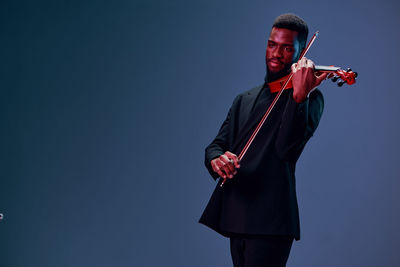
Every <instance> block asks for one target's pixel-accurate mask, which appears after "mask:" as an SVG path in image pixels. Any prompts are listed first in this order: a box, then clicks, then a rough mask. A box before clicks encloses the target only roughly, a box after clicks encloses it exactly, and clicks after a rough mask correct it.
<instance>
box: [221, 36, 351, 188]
mask: <svg viewBox="0 0 400 267" xmlns="http://www.w3.org/2000/svg"><path fill="white" fill-rule="evenodd" d="M318 34H319V32H318V31H317V32H316V33H315V34H314V35H313V36H312V37H311V39H310V42H309V43H308V44H307V46H306V48H305V49H304V50H303V52H302V54H301V55H300V57H299V61H300V60H301V59H302V58H303V57H304V56H305V55H306V54H307V52H308V50H309V49H310V47H311V45H312V44H313V43H314V41H315V39H316V38H317V36H318ZM314 69H315V71H317V72H329V73H330V74H329V75H328V79H332V81H333V82H337V85H338V86H343V85H344V84H345V83H347V84H348V85H352V84H354V83H355V82H356V78H357V76H358V73H357V72H353V71H352V70H351V69H347V71H345V70H342V69H341V68H340V67H335V66H320V65H315V66H314ZM292 77H293V72H292V73H290V74H289V75H287V76H285V77H283V78H281V79H279V80H278V81H274V82H272V83H268V86H269V88H270V90H271V92H272V93H276V92H278V94H277V95H276V96H275V98H274V100H273V101H272V103H271V105H270V106H269V107H268V110H267V111H266V112H265V114H264V116H263V117H262V119H261V121H260V122H259V123H258V125H257V127H256V129H255V130H254V132H253V133H252V135H251V136H250V138H249V140H248V141H247V143H246V145H245V146H244V147H243V149H242V151H241V152H240V154H239V156H238V160H239V162H240V161H241V160H242V158H243V157H244V155H245V154H246V152H247V150H248V149H249V147H250V145H251V143H252V142H253V140H254V138H255V137H256V135H257V133H258V132H259V131H260V129H261V127H262V126H263V124H264V122H265V120H266V119H267V118H268V116H269V114H270V113H271V111H272V109H273V108H274V106H275V104H276V102H277V101H278V99H279V97H280V96H281V95H282V93H283V91H284V90H285V89H290V88H293V85H292ZM339 79H340V80H339ZM225 182H226V178H224V180H223V181H222V183H221V185H220V187H222V186H223V185H224V183H225Z"/></svg>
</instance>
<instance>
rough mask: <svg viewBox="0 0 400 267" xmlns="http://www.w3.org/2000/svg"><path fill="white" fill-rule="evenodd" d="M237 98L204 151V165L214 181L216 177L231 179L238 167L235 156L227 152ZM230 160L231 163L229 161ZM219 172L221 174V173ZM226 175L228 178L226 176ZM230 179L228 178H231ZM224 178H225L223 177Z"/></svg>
mask: <svg viewBox="0 0 400 267" xmlns="http://www.w3.org/2000/svg"><path fill="white" fill-rule="evenodd" d="M238 99H239V96H237V97H236V98H235V100H234V101H233V104H232V107H231V108H230V109H229V112H228V115H227V116H226V119H225V121H224V122H223V123H222V125H221V127H220V129H219V131H218V134H217V136H216V137H215V138H214V140H213V141H212V142H211V144H210V145H208V146H207V147H206V149H205V159H204V164H205V165H206V168H207V170H208V172H209V173H210V174H211V176H212V177H213V178H214V180H216V179H217V178H218V177H220V176H221V177H223V178H232V177H233V175H234V174H235V173H236V172H235V168H238V167H239V164H238V162H237V157H236V155H235V154H233V153H231V152H229V151H228V149H229V129H230V127H229V125H230V123H231V115H232V112H233V108H234V106H235V105H236V103H237V101H238ZM230 160H232V161H230ZM212 161H213V162H212ZM221 170H222V171H223V172H221ZM226 174H228V177H227V176H226ZM231 175H232V177H229V176H231ZM224 176H225V177H224Z"/></svg>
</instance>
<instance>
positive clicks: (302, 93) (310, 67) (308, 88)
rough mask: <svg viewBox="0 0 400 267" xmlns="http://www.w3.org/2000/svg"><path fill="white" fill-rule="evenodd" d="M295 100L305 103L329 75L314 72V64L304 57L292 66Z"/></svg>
mask: <svg viewBox="0 0 400 267" xmlns="http://www.w3.org/2000/svg"><path fill="white" fill-rule="evenodd" d="M292 72H293V77H292V84H293V99H294V101H296V102H297V103H301V102H303V101H305V100H306V99H307V97H308V95H309V94H310V93H311V92H312V90H313V89H314V88H315V87H317V86H318V85H320V84H321V82H322V81H323V80H325V78H326V77H327V75H328V73H317V72H315V70H314V62H312V61H311V60H310V59H307V58H306V57H303V58H302V59H301V60H300V61H299V62H297V63H294V64H293V65H292Z"/></svg>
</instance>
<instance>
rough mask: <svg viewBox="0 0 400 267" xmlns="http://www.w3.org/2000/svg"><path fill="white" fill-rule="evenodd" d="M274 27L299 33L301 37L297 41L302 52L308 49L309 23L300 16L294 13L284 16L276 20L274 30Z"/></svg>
mask: <svg viewBox="0 0 400 267" xmlns="http://www.w3.org/2000/svg"><path fill="white" fill-rule="evenodd" d="M273 27H276V28H284V29H289V30H292V31H296V32H298V33H299V35H298V36H297V39H298V40H299V43H300V51H302V50H303V49H304V48H305V47H306V42H307V37H308V26H307V23H306V22H305V21H304V20H303V19H302V18H300V17H299V16H297V15H295V14H292V13H287V14H282V15H280V16H278V17H277V18H276V19H275V21H274V24H273V25H272V28H273Z"/></svg>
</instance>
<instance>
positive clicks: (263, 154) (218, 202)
mask: <svg viewBox="0 0 400 267" xmlns="http://www.w3.org/2000/svg"><path fill="white" fill-rule="evenodd" d="M307 35H308V27H307V24H306V23H305V22H304V21H303V20H302V19H301V18H300V17H298V16H296V15H293V14H283V15H281V16H279V17H278V18H276V20H275V21H274V24H273V26H272V30H271V32H270V36H269V39H268V44H267V49H266V56H265V60H266V66H267V74H266V77H265V83H264V85H262V86H258V87H256V88H253V89H251V90H249V91H246V92H244V93H242V94H240V95H238V96H237V97H236V98H235V100H234V101H233V104H232V107H231V108H230V110H229V112H228V115H227V117H226V119H225V121H224V122H223V124H222V126H221V128H220V130H219V132H218V135H217V136H216V138H215V139H214V140H213V141H212V143H211V144H210V145H209V146H208V147H207V148H206V151H205V152H206V153H205V165H206V167H207V169H208V171H209V172H210V174H211V176H212V177H213V178H214V179H217V178H218V177H221V179H219V182H218V184H217V186H216V188H215V190H214V193H213V195H212V196H211V199H210V201H209V203H208V205H207V207H206V209H205V211H204V213H203V215H202V216H201V218H200V223H203V224H205V225H207V226H209V227H210V228H212V229H214V230H215V231H217V232H218V233H220V234H222V235H224V236H226V237H229V238H230V244H231V254H232V260H233V264H234V266H236V267H237V266H246V267H250V266H285V265H286V261H287V259H288V257H289V252H290V249H291V246H292V242H293V238H294V239H296V240H299V239H300V227H299V215H298V207H297V199H296V185H295V166H296V162H297V159H298V158H299V156H300V154H301V152H302V150H303V148H304V146H305V144H306V142H307V141H308V140H309V138H310V137H311V136H312V135H313V133H314V131H315V129H316V128H317V126H318V123H319V120H320V117H321V115H322V111H323V106H324V101H323V96H322V94H321V92H320V91H319V90H314V89H315V87H316V86H318V85H319V84H320V83H321V82H322V80H324V79H325V78H326V74H322V75H317V74H316V73H315V72H314V63H313V62H312V61H311V60H309V59H307V58H303V59H302V60H300V62H298V63H295V62H297V60H298V58H299V56H300V54H301V52H302V50H303V49H304V48H305V46H306V41H307ZM290 71H292V72H293V73H294V75H293V78H292V85H293V86H292V87H293V89H287V90H284V92H283V94H282V96H281V98H280V99H279V101H278V102H277V103H276V105H275V107H274V109H273V111H272V112H271V113H270V115H269V117H268V119H267V120H266V122H265V123H264V125H263V127H262V128H261V130H260V131H259V133H258V135H257V137H256V138H255V140H254V141H253V143H252V145H251V146H250V148H249V149H248V151H247V153H246V155H245V157H244V158H243V159H242V161H241V162H238V157H237V155H239V153H240V151H241V150H242V148H243V147H244V145H245V144H246V142H247V140H248V139H249V137H250V136H251V134H252V133H253V131H254V129H255V127H256V126H257V124H258V123H259V121H260V119H261V117H262V116H263V115H264V113H265V111H266V110H267V109H268V107H269V105H270V104H271V102H272V101H273V99H274V97H275V95H276V94H277V93H273V92H271V88H270V87H272V84H271V83H272V82H273V81H277V80H279V79H281V78H282V77H284V76H286V75H288V74H289V73H290ZM223 179H226V183H225V184H224V185H223V187H220V184H221V182H222V180H223Z"/></svg>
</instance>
